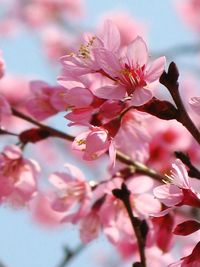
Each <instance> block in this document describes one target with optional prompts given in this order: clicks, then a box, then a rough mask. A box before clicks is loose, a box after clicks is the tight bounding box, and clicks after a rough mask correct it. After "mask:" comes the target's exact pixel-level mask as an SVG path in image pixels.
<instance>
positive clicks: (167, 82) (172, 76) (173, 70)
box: [160, 62, 200, 144]
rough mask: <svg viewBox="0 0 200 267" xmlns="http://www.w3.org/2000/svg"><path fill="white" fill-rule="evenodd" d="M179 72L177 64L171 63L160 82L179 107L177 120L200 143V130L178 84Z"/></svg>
mask: <svg viewBox="0 0 200 267" xmlns="http://www.w3.org/2000/svg"><path fill="white" fill-rule="evenodd" d="M178 77H179V72H178V68H177V66H176V64H175V63H174V62H172V63H171V64H170V65H169V69H168V73H166V72H164V73H163V74H162V75H161V77H160V83H161V84H163V85H164V86H165V87H166V88H167V89H168V91H169V92H170V94H171V96H172V98H173V100H174V103H175V104H176V107H177V109H178V116H177V120H178V121H179V122H180V123H182V124H183V126H184V127H185V128H186V129H187V130H188V131H189V132H190V133H191V135H192V136H193V137H194V138H195V140H196V141H197V142H198V143H199V144H200V132H199V130H198V129H197V127H196V126H195V124H194V123H193V121H192V120H191V119H190V117H189V115H188V113H187V111H186V109H185V107H184V104H183V102H182V99H181V96H180V92H179V84H178Z"/></svg>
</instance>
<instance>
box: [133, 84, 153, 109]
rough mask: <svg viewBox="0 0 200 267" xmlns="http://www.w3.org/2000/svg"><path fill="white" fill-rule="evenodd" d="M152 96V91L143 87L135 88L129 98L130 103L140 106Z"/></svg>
mask: <svg viewBox="0 0 200 267" xmlns="http://www.w3.org/2000/svg"><path fill="white" fill-rule="evenodd" d="M152 97H153V95H152V92H151V91H150V90H148V89H145V88H138V89H136V90H135V91H134V92H133V94H132V98H131V101H130V102H131V104H132V105H133V106H141V105H143V104H145V103H147V102H148V101H149V100H151V98H152Z"/></svg>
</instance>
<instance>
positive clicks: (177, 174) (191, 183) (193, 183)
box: [154, 159, 200, 207]
mask: <svg viewBox="0 0 200 267" xmlns="http://www.w3.org/2000/svg"><path fill="white" fill-rule="evenodd" d="M172 168H173V170H172V171H171V175H170V176H168V181H170V183H167V184H165V185H161V186H158V187H156V188H155V189H154V195H155V197H156V198H158V199H159V200H160V201H161V202H162V203H163V204H165V205H166V206H168V207H172V206H176V205H178V206H182V205H189V206H194V207H200V194H199V192H200V190H199V189H200V188H199V181H198V180H197V179H195V178H189V177H188V173H187V170H186V168H185V166H184V164H183V163H182V162H181V161H180V160H178V159H177V160H176V161H175V163H174V164H172Z"/></svg>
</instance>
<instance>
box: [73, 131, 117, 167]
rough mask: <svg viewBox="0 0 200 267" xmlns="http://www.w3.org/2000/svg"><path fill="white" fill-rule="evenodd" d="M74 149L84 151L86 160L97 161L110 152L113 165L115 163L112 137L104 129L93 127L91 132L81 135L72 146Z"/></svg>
mask: <svg viewBox="0 0 200 267" xmlns="http://www.w3.org/2000/svg"><path fill="white" fill-rule="evenodd" d="M72 149H74V150H78V151H82V153H83V159H85V160H95V159H97V158H99V157H100V156H101V155H102V154H104V153H105V152H106V151H108V150H109V155H110V159H111V163H112V164H113V163H114V161H115V149H114V145H113V141H112V137H111V136H110V135H109V132H108V131H107V130H106V129H105V128H103V127H95V126H92V127H91V128H90V130H89V131H87V132H83V133H81V134H79V135H78V136H77V137H76V138H75V140H74V142H73V144H72Z"/></svg>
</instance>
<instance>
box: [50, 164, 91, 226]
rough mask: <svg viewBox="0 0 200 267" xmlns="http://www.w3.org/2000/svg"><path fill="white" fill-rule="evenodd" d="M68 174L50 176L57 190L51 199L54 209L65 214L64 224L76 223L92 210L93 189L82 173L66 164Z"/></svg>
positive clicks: (57, 173)
mask: <svg viewBox="0 0 200 267" xmlns="http://www.w3.org/2000/svg"><path fill="white" fill-rule="evenodd" d="M65 167H66V168H67V172H63V173H61V172H56V173H53V174H51V175H50V177H49V181H50V182H51V183H52V184H53V186H54V187H55V188H56V189H57V192H56V193H55V196H54V197H52V198H51V203H52V208H53V209H54V210H55V211H59V212H63V218H62V222H71V223H76V222H77V221H78V220H80V219H81V218H82V217H84V216H85V215H86V214H87V213H88V212H89V210H90V199H91V189H90V186H89V184H88V183H87V182H86V181H85V178H84V176H83V174H82V172H81V171H80V170H79V169H78V168H77V167H75V166H73V165H70V164H66V165H65Z"/></svg>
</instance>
